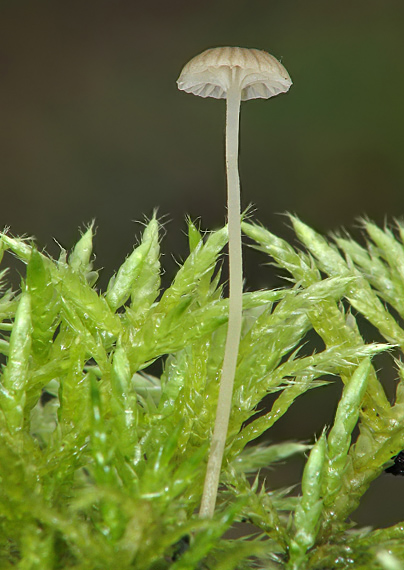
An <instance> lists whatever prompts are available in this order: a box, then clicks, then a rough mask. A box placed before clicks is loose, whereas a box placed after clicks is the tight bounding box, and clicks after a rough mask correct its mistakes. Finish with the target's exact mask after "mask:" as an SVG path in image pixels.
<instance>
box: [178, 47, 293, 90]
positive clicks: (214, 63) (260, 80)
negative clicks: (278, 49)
mask: <svg viewBox="0 0 404 570" xmlns="http://www.w3.org/2000/svg"><path fill="white" fill-rule="evenodd" d="M234 81H237V83H238V84H239V86H240V89H241V100H242V101H247V100H248V99H269V98H270V97H274V96H275V95H278V94H279V93H285V92H286V91H288V89H289V87H290V86H291V85H292V80H291V79H290V77H289V74H288V72H287V71H286V69H285V68H284V67H283V65H282V64H281V63H279V61H278V60H277V59H275V58H274V57H273V56H272V55H269V53H267V52H266V51H262V50H258V49H249V48H241V47H218V48H210V49H207V50H205V51H204V52H202V53H201V54H199V55H197V56H195V57H194V58H192V59H191V60H190V61H189V62H188V63H187V64H186V65H185V66H184V68H183V70H182V71H181V74H180V76H179V78H178V80H177V85H178V89H181V90H182V91H186V92H187V93H193V94H194V95H198V96H199V97H214V98H215V99H226V94H227V91H228V89H229V88H230V86H231V85H233V84H234Z"/></svg>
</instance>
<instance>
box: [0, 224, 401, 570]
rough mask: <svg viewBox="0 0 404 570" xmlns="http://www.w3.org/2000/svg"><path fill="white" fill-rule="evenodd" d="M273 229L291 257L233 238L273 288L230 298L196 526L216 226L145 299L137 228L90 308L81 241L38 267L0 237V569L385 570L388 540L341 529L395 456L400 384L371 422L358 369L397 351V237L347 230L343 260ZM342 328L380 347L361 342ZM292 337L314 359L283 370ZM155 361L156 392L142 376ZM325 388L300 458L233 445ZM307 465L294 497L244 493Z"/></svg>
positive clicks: (374, 400) (276, 244)
mask: <svg viewBox="0 0 404 570" xmlns="http://www.w3.org/2000/svg"><path fill="white" fill-rule="evenodd" d="M292 223H293V225H294V228H295V231H296V234H297V235H298V237H299V239H300V241H301V242H302V244H303V245H304V246H305V248H306V250H307V252H303V251H298V250H296V249H294V248H293V247H291V246H290V245H289V244H288V243H286V242H285V241H284V240H282V239H280V238H278V237H277V236H274V235H273V234H271V233H270V232H268V231H267V230H265V229H264V228H262V227H260V226H257V225H252V224H250V223H247V222H244V223H243V231H244V233H245V234H246V235H247V236H248V237H249V238H251V239H252V240H253V244H254V247H257V248H258V249H260V250H262V251H263V252H264V253H265V254H266V255H269V256H270V257H271V259H272V260H274V261H275V262H276V264H277V265H279V266H280V267H281V268H282V269H284V270H285V269H286V270H287V271H288V272H289V273H290V276H291V279H292V285H291V286H290V287H288V288H284V289H279V290H274V291H270V290H263V291H256V292H249V293H245V294H244V296H243V310H244V323H243V332H242V339H241V344H240V350H239V356H238V366H237V373H236V379H235V389H234V394H233V407H232V415H231V420H230V426H229V432H228V436H227V446H226V453H225V460H224V463H223V467H222V478H221V483H222V485H221V487H220V491H219V496H218V503H217V509H216V513H215V516H214V518H213V519H212V520H203V519H200V518H198V516H197V514H196V511H197V509H198V507H199V504H200V500H201V493H202V486H203V480H204V475H205V469H206V461H207V455H208V445H209V439H210V435H211V431H212V427H213V424H214V419H215V412H216V402H217V395H218V379H219V376H220V369H221V363H222V359H223V352H224V341H225V336H226V326H227V312H228V301H227V299H224V298H222V295H221V285H220V271H218V269H217V268H218V262H219V258H220V255H221V254H222V251H223V248H224V247H225V245H226V243H227V228H226V227H225V228H222V229H220V230H218V231H216V232H213V233H211V234H209V235H208V236H207V237H204V236H202V235H201V233H200V232H199V230H198V229H197V228H196V226H195V225H194V224H193V223H192V222H191V221H188V235H189V247H190V253H189V256H188V258H187V259H186V260H185V262H184V263H183V265H182V266H181V267H180V268H179V270H178V272H177V275H176V276H175V278H174V280H173V282H172V284H171V286H170V287H168V288H167V289H166V290H165V291H160V272H161V268H160V259H159V257H160V248H159V222H158V220H157V219H156V217H155V216H153V217H152V219H151V220H150V221H149V222H148V224H147V225H146V227H145V229H144V232H143V236H142V239H141V241H140V244H139V245H138V246H137V247H136V248H135V249H134V250H133V252H132V253H131V254H130V255H129V256H128V257H127V259H126V260H125V261H124V263H123V264H122V266H121V267H120V269H119V270H118V272H117V273H116V275H114V276H113V277H112V278H111V280H110V282H109V284H108V287H107V290H106V292H105V293H102V292H99V291H98V290H97V289H96V281H97V277H98V275H97V272H96V271H94V270H93V267H92V239H93V228H92V226H90V227H88V228H87V230H86V231H85V232H84V233H83V235H82V236H81V238H80V240H79V241H78V243H77V244H76V246H75V247H74V249H73V250H72V251H71V252H70V254H67V252H65V251H63V250H62V252H61V255H60V257H59V259H57V260H54V259H51V258H50V257H49V256H47V255H46V254H44V253H41V252H40V251H38V250H37V249H36V247H35V245H34V244H33V243H32V242H30V241H29V240H23V239H16V238H12V237H10V236H9V235H7V234H5V233H3V234H1V236H0V250H1V252H0V255H1V257H3V253H4V252H5V251H7V250H9V251H10V252H12V253H13V254H14V255H15V256H16V257H17V258H18V259H19V260H21V261H22V262H23V263H25V264H26V276H25V278H24V279H23V281H22V284H21V290H20V291H18V292H12V291H11V290H9V289H7V287H6V286H5V279H6V275H5V272H3V274H2V278H3V295H2V297H1V299H0V330H1V333H2V335H1V339H0V353H1V354H3V355H4V365H3V368H2V375H1V376H2V377H1V383H0V568H1V569H3V568H4V569H12V568H19V569H21V570H28V569H30V570H31V569H32V570H33V569H38V570H39V569H41V570H51V569H52V570H53V569H55V570H57V569H70V568H71V569H76V570H103V569H111V568H117V569H118V568H119V569H120V570H125V569H136V570H160V569H161V570H164V569H168V568H170V569H173V570H193V569H200V570H207V569H210V570H214V569H217V570H225V569H226V570H227V569H228V570H231V569H236V568H240V569H241V568H252V567H258V568H284V569H288V570H305V569H306V568H307V569H309V568H310V569H311V568H313V569H317V570H320V568H327V569H329V570H331V569H333V568H335V569H337V568H338V569H342V570H343V569H344V568H352V567H354V568H368V569H371V570H372V569H375V570H376V569H385V570H390V569H394V570H396V569H399V568H402V565H401V562H400V561H401V560H403V559H404V538H403V528H404V523H400V524H397V525H395V526H394V527H391V528H389V529H382V530H370V529H369V528H367V529H364V530H355V531H354V530H352V528H351V525H350V522H349V516H350V515H351V514H352V513H353V512H354V510H355V509H356V508H357V506H358V504H359V502H360V500H361V498H362V497H363V495H364V493H365V491H366V490H367V488H368V487H369V485H370V483H371V482H372V481H373V480H374V479H375V478H376V477H378V476H379V475H380V474H381V472H382V471H383V469H385V468H386V466H388V465H390V464H391V463H392V461H391V460H392V458H393V457H394V456H396V455H397V454H398V453H399V452H400V451H401V450H402V449H403V448H404V415H403V409H404V407H403V406H404V389H403V378H404V373H403V367H402V365H401V363H400V361H396V367H397V371H398V376H399V378H400V380H399V382H398V384H397V393H396V398H395V402H394V404H393V405H391V404H390V403H389V401H388V399H387V397H386V395H385V393H384V390H383V387H382V385H381V383H380V381H379V379H378V377H377V374H376V371H375V369H374V368H373V366H372V363H371V359H372V357H373V356H374V355H376V354H378V353H380V352H381V351H385V350H386V349H389V348H390V347H391V346H392V345H394V346H395V350H396V353H397V351H399V350H400V351H401V350H403V348H404V330H403V329H402V327H401V324H400V322H401V321H400V318H402V317H403V316H404V287H403V285H402V283H403V275H402V268H403V267H404V263H401V260H402V259H404V247H403V242H402V237H403V234H404V229H403V228H404V226H401V225H398V230H399V231H398V234H399V237H396V236H395V235H394V233H393V232H392V231H390V230H381V229H380V228H378V227H376V226H375V225H374V224H371V223H370V222H365V224H364V225H365V229H366V230H367V232H368V235H369V245H368V248H363V247H362V246H360V245H358V244H357V243H355V242H354V241H353V240H351V239H350V238H349V237H347V236H344V237H339V236H337V237H336V238H335V239H334V242H331V241H327V240H325V239H324V238H323V237H321V236H319V235H318V234H316V233H315V232H314V231H313V230H311V229H310V228H309V227H308V226H306V225H304V224H303V223H302V222H301V221H300V220H298V219H296V218H292ZM343 299H345V301H344V303H342V302H341V301H342V300H343ZM347 307H348V308H347ZM357 313H360V314H361V315H362V316H363V317H364V318H365V319H367V320H368V321H369V322H370V323H371V324H372V325H373V326H374V327H375V328H376V329H377V330H378V331H379V333H380V335H381V336H382V337H383V338H384V339H385V340H386V343H367V342H365V341H364V339H363V337H362V335H361V333H360V330H359V327H358V325H357V322H356V319H355V317H354V314H357ZM311 330H314V331H316V333H317V334H318V335H319V336H320V337H321V338H322V340H323V342H324V349H323V350H322V351H320V352H315V351H314V350H313V351H312V352H310V351H309V350H308V349H307V346H306V349H305V351H304V355H303V353H302V354H300V352H299V351H300V348H301V347H302V345H303V344H304V343H306V335H307V333H309V332H310V331H311ZM161 357H164V359H165V360H164V371H163V374H162V375H161V377H160V378H157V377H154V376H152V375H150V374H149V373H148V371H147V367H148V366H149V365H150V364H151V363H153V362H154V361H156V360H157V359H159V358H161ZM326 375H327V376H328V375H334V376H335V377H339V378H341V380H342V382H343V384H344V389H343V394H342V398H341V400H340V402H339V405H338V408H337V412H336V415H335V421H334V425H333V426H332V427H331V428H330V429H329V430H328V432H327V430H325V431H324V432H323V434H322V435H321V437H320V438H319V439H318V441H317V442H316V443H315V444H314V445H313V446H309V445H306V444H302V443H299V442H298V441H296V442H282V443H279V444H276V445H270V446H262V445H256V444H252V445H251V442H254V440H255V439H256V438H257V437H259V436H260V435H261V434H263V433H264V432H265V431H267V430H268V429H269V428H271V426H272V425H274V423H275V422H276V421H277V420H278V419H279V418H280V417H282V416H283V414H285V413H286V412H287V411H288V409H289V407H290V406H291V405H292V404H293V402H294V401H295V399H296V398H297V397H298V396H300V395H301V394H303V393H305V392H306V391H307V390H309V389H311V388H315V387H316V386H319V385H323V384H324V383H326V382H328V381H329V378H327V379H325V378H324V377H325V376H326ZM269 393H272V394H274V395H275V396H276V397H274V403H273V404H272V407H271V409H270V410H268V411H267V412H266V413H264V414H261V415H257V414H256V412H257V407H258V406H259V404H260V402H261V401H262V399H263V398H264V397H265V396H266V395H267V394H269ZM356 425H358V426H359V436H358V437H357V439H356V441H355V442H352V441H351V434H352V431H353V429H354V428H355V426H356ZM298 437H299V430H298V427H297V430H296V438H297V439H298ZM309 449H311V451H310V453H309V456H308V459H307V463H306V467H305V469H304V473H303V476H302V488H301V495H300V496H295V495H293V493H291V491H290V490H287V489H272V488H268V486H267V484H266V483H265V482H264V481H263V480H262V479H261V478H260V477H259V470H260V469H262V468H267V467H268V466H270V465H274V466H276V462H277V461H279V460H286V459H287V458H289V457H290V456H292V455H293V454H297V453H300V454H301V453H303V452H307V451H308V450H309ZM239 521H249V522H250V523H251V524H252V525H253V527H251V528H252V530H251V531H250V532H251V536H250V537H249V540H246V537H242V538H240V539H229V538H227V535H226V531H228V530H229V529H230V528H231V527H232V526H233V525H234V524H236V523H237V522H239ZM400 565H401V566H400Z"/></svg>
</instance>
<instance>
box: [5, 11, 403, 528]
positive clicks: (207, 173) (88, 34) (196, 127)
mask: <svg viewBox="0 0 404 570" xmlns="http://www.w3.org/2000/svg"><path fill="white" fill-rule="evenodd" d="M403 28H404V3H403V2H402V1H400V0H383V2H380V0H356V1H355V2H352V1H351V0H339V1H338V2H337V1H328V2H324V0H305V2H301V1H299V0H248V1H246V0H245V1H242V0H216V1H209V0H205V1H204V2H196V1H190V0H188V1H185V0H169V1H168V0H166V1H162V0H160V1H153V0H149V1H148V2H140V1H136V0H126V1H124V0H123V1H119V0H115V1H112V0H110V1H105V0H104V1H103V0H97V1H95V0H80V1H77V0H71V1H69V2H55V1H41V0H36V1H35V2H28V1H18V2H16V1H13V0H1V2H0V188H1V190H0V191H1V211H0V225H1V226H2V227H4V226H10V227H11V232H12V233H13V234H17V235H18V234H23V233H25V234H29V235H34V236H35V237H36V238H37V241H38V244H39V246H40V247H46V249H47V250H48V251H49V252H50V253H51V254H53V255H57V254H58V246H57V245H56V244H55V242H54V239H53V238H55V239H56V240H57V241H58V242H59V243H60V244H62V245H63V246H64V247H66V248H69V247H71V246H72V245H73V244H74V242H75V241H76V239H77V238H78V236H79V231H78V230H79V228H80V227H81V228H83V225H84V224H85V223H87V222H89V221H91V220H92V219H93V218H95V220H96V226H97V228H98V229H97V236H96V240H95V251H96V254H97V261H96V266H97V267H98V268H100V267H102V268H103V270H102V271H101V279H100V284H101V287H105V285H106V283H107V282H108V279H109V277H110V276H111V274H112V273H113V272H114V271H115V270H116V269H117V268H118V267H119V265H120V264H121V263H122V261H123V260H124V258H125V256H126V255H127V254H128V253H129V252H130V251H131V250H132V246H133V244H134V243H135V241H136V238H137V236H138V235H139V232H140V230H141V226H139V225H138V224H135V223H134V221H139V220H140V221H141V220H144V216H150V215H151V213H152V211H153V209H154V208H155V207H158V208H159V209H158V212H159V215H160V216H162V217H163V220H164V221H165V231H166V236H165V238H164V241H163V244H162V248H163V253H164V258H163V265H164V268H165V271H166V275H165V279H166V283H168V282H169V280H170V279H171V277H172V276H173V274H174V272H175V270H176V263H175V260H174V259H173V254H174V255H175V259H176V260H178V259H181V258H183V257H184V256H185V255H186V251H187V243H186V238H185V236H184V230H185V223H184V218H185V215H186V214H189V215H190V216H191V217H192V218H197V217H200V218H201V226H202V228H205V229H214V228H217V227H219V226H220V225H221V224H222V223H223V221H224V218H225V174H224V161H223V159H224V120H225V103H224V101H217V100H214V99H201V98H199V97H194V96H192V95H188V94H185V93H183V92H179V91H178V90H177V87H176V79H177V77H178V75H179V73H180V71H181V68H182V66H183V65H184V64H185V63H186V62H187V61H188V60H189V59H190V58H191V57H193V56H195V55H196V54H198V53H200V52H201V51H203V50H204V49H206V48H208V47H214V46H220V45H240V46H244V47H256V48H260V49H264V50H266V51H268V52H269V53H271V54H273V55H274V56H276V57H277V58H278V59H280V60H281V61H282V63H283V64H284V65H285V67H286V68H287V70H288V71H289V73H290V75H291V77H292V80H293V82H294V85H293V87H292V88H291V90H290V91H289V93H288V94H286V95H282V96H278V97H275V98H273V99H271V100H269V101H263V100H256V101H250V102H247V103H244V104H243V106H242V113H241V155H240V173H241V181H242V192H243V197H242V201H243V207H246V206H247V205H248V204H250V203H252V204H254V206H255V208H256V212H255V218H256V219H257V220H259V221H260V222H262V223H263V224H264V225H265V226H267V227H269V228H270V229H271V230H272V231H274V232H275V233H278V234H280V235H282V236H283V237H286V238H288V239H293V238H292V234H291V232H290V230H289V229H288V228H287V226H286V219H285V217H284V216H282V215H280V214H282V213H284V212H286V211H290V212H294V213H296V214H298V215H299V216H300V217H301V218H302V219H303V220H304V221H305V222H307V223H308V224H310V225H312V226H314V227H315V228H316V229H318V230H320V231H322V232H328V231H332V230H335V229H337V228H338V227H340V226H341V225H344V226H345V227H347V228H350V229H351V228H353V232H354V233H355V232H356V235H357V231H358V230H357V229H356V228H355V224H356V220H357V218H358V216H360V215H363V214H367V215H368V216H369V217H370V218H371V219H373V220H375V221H376V222H378V223H380V224H383V223H384V222H385V221H386V220H390V221H391V220H392V218H393V217H400V216H402V214H403V210H404V163H403V160H402V153H403V147H404V143H403V132H404V113H403V99H404V66H403V64H402V62H403V54H404V34H403ZM266 261H267V260H266V259H265V258H263V257H262V256H260V255H258V254H254V253H253V252H251V251H247V250H246V251H245V273H246V286H247V288H249V289H253V288H257V287H272V286H274V285H279V282H278V281H277V279H276V277H275V276H274V273H273V270H272V269H271V268H269V267H267V266H265V265H264V263H265V262H266ZM340 391H341V386H340V385H339V384H338V383H336V384H335V385H333V386H329V387H326V388H321V389H318V390H315V391H312V392H311V393H310V394H309V395H308V396H307V398H306V399H305V398H302V399H301V401H300V402H298V404H297V405H296V412H294V413H295V415H294V416H292V417H290V416H287V417H285V418H284V419H283V420H281V422H279V424H278V425H277V426H276V429H275V430H274V431H273V432H271V438H272V439H274V440H277V439H285V438H291V437H296V432H297V430H296V424H297V423H298V424H299V429H298V434H299V437H301V438H307V439H311V438H312V434H313V432H317V433H318V432H319V430H321V428H322V426H323V425H324V424H325V423H328V424H329V423H330V422H331V420H332V415H333V413H334V411H335V405H336V401H337V398H338V397H339V394H340ZM302 465H303V463H302V462H300V463H298V464H296V465H295V468H296V469H298V470H300V469H301V466H302ZM291 473H293V472H289V471H288V472H286V471H285V472H284V473H283V474H282V475H281V478H282V480H281V481H279V484H281V483H284V484H287V483H293V482H295V481H296V471H295V472H294V476H292V474H291ZM277 479H279V476H275V473H274V474H273V479H272V474H270V475H269V481H270V483H271V482H273V483H274V484H275V485H276V484H277ZM398 495H400V497H401V498H402V497H403V495H404V478H400V477H398V478H394V477H393V476H391V475H383V476H382V477H380V478H379V479H378V480H377V481H376V482H375V483H374V484H373V485H372V487H371V489H370V491H369V492H368V493H367V495H366V500H365V501H364V505H363V506H362V507H361V508H360V509H359V510H358V512H357V513H355V515H354V517H353V519H354V520H355V521H357V522H358V523H360V524H377V525H382V526H386V525H388V524H393V523H395V522H397V521H398V520H402V519H403V518H404V511H403V506H402V505H403V502H402V501H398V500H397V496H398Z"/></svg>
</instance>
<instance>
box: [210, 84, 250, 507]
mask: <svg viewBox="0 0 404 570" xmlns="http://www.w3.org/2000/svg"><path fill="white" fill-rule="evenodd" d="M234 75H235V74H234ZM234 79H235V78H234ZM240 101H241V92H240V87H239V85H238V82H237V81H233V85H232V86H231V87H230V88H229V90H228V92H227V99H226V172H227V211H228V229H229V289H230V293H229V322H228V329H227V337H226V346H225V351H224V360H223V369H222V376H221V379H220V389H219V398H218V402H217V410H216V420H215V427H214V430H213V436H212V441H211V446H210V454H209V460H208V466H207V470H206V476H205V484H204V488H203V494H202V502H201V508H200V511H199V516H200V517H201V518H211V517H212V516H213V513H214V511H215V504H216V497H217V490H218V486H219V478H220V470H221V467H222V460H223V454H224V448H225V445H226V436H227V430H228V427H229V418H230V411H231V401H232V394H233V384H234V376H235V373H236V365H237V356H238V349H239V344H240V334H241V318H242V303H243V301H242V294H243V265H242V254H241V227H240V216H241V211H240V179H239V174H238V139H239V117H240Z"/></svg>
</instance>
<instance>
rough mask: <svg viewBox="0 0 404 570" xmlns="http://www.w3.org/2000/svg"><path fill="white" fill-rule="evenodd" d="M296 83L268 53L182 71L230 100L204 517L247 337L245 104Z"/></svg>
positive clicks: (214, 52)
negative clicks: (221, 299)
mask: <svg viewBox="0 0 404 570" xmlns="http://www.w3.org/2000/svg"><path fill="white" fill-rule="evenodd" d="M291 84H292V81H291V79H290V77H289V74H288V72H287V71H286V69H285V68H284V67H283V65H282V64H281V63H279V61H278V60H277V59H275V58H274V57H273V56H272V55H269V54H268V53H266V52H265V51H261V50H257V49H247V48H241V47H218V48H211V49H208V50H206V51H204V52H202V53H201V54H199V55H197V56H196V57H194V58H193V59H191V60H190V61H189V62H188V63H187V64H186V65H185V67H184V68H183V70H182V71H181V74H180V76H179V78H178V81H177V85H178V88H179V89H181V90H183V91H186V92H187V93H193V94H194V95H199V96H200V97H213V98H215V99H226V174H227V215H228V231H229V320H228V330H227V337H226V346H225V352H224V360H223V367H222V374H221V380H220V389H219V398H218V403H217V411H216V420H215V426H214V431H213V435H212V441H211V446H210V454H209V460H208V466H207V471H206V477H205V484H204V489H203V495H202V502H201V508H200V512H199V515H200V517H203V518H210V517H212V516H213V513H214V510H215V503H216V496H217V489H218V485H219V477H220V470H221V466H222V459H223V453H224V448H225V443H226V436H227V430H228V425H229V417H230V410H231V400H232V393H233V384H234V377H235V373H236V366H237V356H238V349H239V344H240V335H241V320H242V294H243V269H242V253H241V224H240V217H241V211H240V180H239V174H238V144H239V142H238V138H239V115H240V102H241V101H247V100H248V99H269V98H270V97H273V96H274V95H278V94H279V93H285V92H286V91H288V89H289V87H290V86H291Z"/></svg>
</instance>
